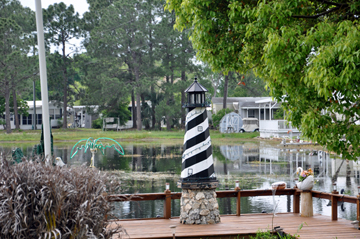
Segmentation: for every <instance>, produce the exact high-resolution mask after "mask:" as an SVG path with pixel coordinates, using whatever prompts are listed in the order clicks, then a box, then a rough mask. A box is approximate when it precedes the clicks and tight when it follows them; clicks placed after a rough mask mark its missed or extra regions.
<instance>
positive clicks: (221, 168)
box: [0, 141, 360, 220]
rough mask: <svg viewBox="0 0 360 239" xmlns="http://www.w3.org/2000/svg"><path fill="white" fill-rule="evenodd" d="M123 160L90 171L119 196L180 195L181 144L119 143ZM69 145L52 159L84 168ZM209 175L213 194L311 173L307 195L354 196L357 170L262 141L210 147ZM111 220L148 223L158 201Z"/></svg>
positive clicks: (230, 206)
mask: <svg viewBox="0 0 360 239" xmlns="http://www.w3.org/2000/svg"><path fill="white" fill-rule="evenodd" d="M122 145H123V147H124V150H125V156H120V155H119V154H118V153H117V152H116V151H115V150H113V149H107V150H106V152H105V155H102V154H101V153H100V152H98V153H97V154H96V156H95V167H97V168H99V169H101V170H107V171H112V172H114V173H116V174H118V175H119V177H121V178H122V181H124V185H125V186H124V189H123V193H153V192H163V191H164V190H165V183H166V182H169V183H170V190H171V191H173V192H181V189H179V188H177V187H176V183H177V181H178V180H179V177H180V172H181V155H182V145H143V144H128V143H122ZM20 148H21V149H22V150H23V152H24V154H25V155H31V153H32V147H30V146H26V145H24V146H21V145H20ZM71 149H72V145H71V146H68V145H63V146H61V145H60V146H59V145H56V144H55V145H54V154H55V155H56V156H60V157H62V159H63V160H64V162H66V163H67V164H69V165H81V164H84V163H85V164H88V165H89V164H90V158H91V155H90V152H87V153H84V152H83V151H79V152H78V154H77V155H76V156H75V157H74V158H72V159H70V152H71ZM0 150H2V151H5V152H8V151H10V150H11V148H9V147H3V148H1V147H0ZM213 157H214V167H215V173H216V176H217V178H218V180H219V183H220V186H219V188H218V190H226V189H232V188H234V185H235V181H236V180H239V182H240V187H241V189H269V188H270V187H271V184H272V183H274V182H277V181H284V182H286V183H287V187H290V188H292V187H294V185H295V178H297V175H296V169H297V167H302V168H303V169H304V170H305V169H308V168H312V169H313V170H314V172H315V180H316V183H315V185H314V188H313V190H318V191H322V192H331V191H332V187H333V186H332V184H333V182H335V183H336V184H337V190H338V191H339V192H341V193H344V194H346V195H351V196H354V195H357V190H358V189H357V187H358V186H359V185H360V183H359V175H360V173H359V172H360V165H359V164H358V163H357V162H353V161H350V162H346V161H345V160H342V159H340V158H339V157H337V156H334V155H329V154H328V153H327V152H323V151H321V150H318V149H316V150H315V149H312V148H306V149H301V148H284V147H283V146H272V145H270V144H269V143H268V142H267V141H258V142H257V141H254V142H244V143H240V144H234V145H222V146H213ZM218 201H219V209H220V213H221V214H235V213H236V200H235V198H219V199H218ZM275 204H276V205H277V208H276V212H291V211H292V197H291V196H276V197H275ZM313 204H314V213H319V214H323V215H328V216H330V215H331V204H330V203H329V200H325V199H318V198H314V199H313ZM114 206H115V210H114V214H115V216H117V217H119V218H149V217H157V216H162V215H163V201H143V202H119V203H114ZM273 207H274V200H273V197H248V198H241V213H262V212H267V213H271V212H272V211H273ZM338 212H339V214H338V216H339V218H345V219H348V220H355V219H356V205H355V204H349V203H344V204H339V208H338ZM179 214H180V202H179V200H174V201H173V203H172V215H173V216H179Z"/></svg>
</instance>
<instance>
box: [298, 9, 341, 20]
mask: <svg viewBox="0 0 360 239" xmlns="http://www.w3.org/2000/svg"><path fill="white" fill-rule="evenodd" d="M339 9H340V7H334V8H331V9H330V10H328V11H326V12H322V13H319V14H317V15H314V16H306V15H303V16H302V15H293V16H291V17H293V18H318V17H321V16H324V15H326V14H328V13H331V12H335V11H337V10H339Z"/></svg>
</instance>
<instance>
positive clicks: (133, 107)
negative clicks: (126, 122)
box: [131, 90, 137, 129]
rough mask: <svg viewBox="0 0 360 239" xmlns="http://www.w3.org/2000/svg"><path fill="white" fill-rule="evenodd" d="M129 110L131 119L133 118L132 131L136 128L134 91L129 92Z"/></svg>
mask: <svg viewBox="0 0 360 239" xmlns="http://www.w3.org/2000/svg"><path fill="white" fill-rule="evenodd" d="M131 109H132V117H133V129H136V128H137V126H136V125H137V124H136V119H137V117H136V106H135V93H134V90H132V91H131Z"/></svg>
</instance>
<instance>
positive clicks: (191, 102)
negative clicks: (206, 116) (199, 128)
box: [189, 94, 195, 104]
mask: <svg viewBox="0 0 360 239" xmlns="http://www.w3.org/2000/svg"><path fill="white" fill-rule="evenodd" d="M189 97H190V101H189V103H190V104H195V95H194V94H190V95H189Z"/></svg>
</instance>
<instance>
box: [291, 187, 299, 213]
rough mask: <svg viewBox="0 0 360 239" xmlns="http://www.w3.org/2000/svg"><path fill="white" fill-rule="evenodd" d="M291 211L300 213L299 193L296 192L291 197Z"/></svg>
mask: <svg viewBox="0 0 360 239" xmlns="http://www.w3.org/2000/svg"><path fill="white" fill-rule="evenodd" d="M295 189H297V188H295ZM293 211H294V213H300V193H299V192H298V191H297V190H296V191H295V192H294V195H293Z"/></svg>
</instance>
